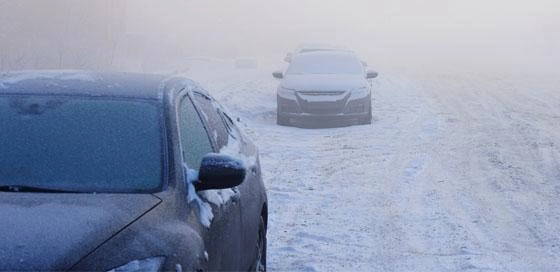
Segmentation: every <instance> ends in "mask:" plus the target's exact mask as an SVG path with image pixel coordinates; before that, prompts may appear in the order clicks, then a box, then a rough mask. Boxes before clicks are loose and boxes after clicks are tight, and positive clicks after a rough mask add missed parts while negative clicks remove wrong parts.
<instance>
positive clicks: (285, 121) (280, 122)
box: [276, 114, 290, 126]
mask: <svg viewBox="0 0 560 272" xmlns="http://www.w3.org/2000/svg"><path fill="white" fill-rule="evenodd" d="M276 124H278V125H279V126H287V125H289V124H290V122H289V120H288V118H286V117H282V116H280V114H276Z"/></svg>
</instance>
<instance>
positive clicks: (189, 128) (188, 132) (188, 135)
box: [179, 97, 213, 169]
mask: <svg viewBox="0 0 560 272" xmlns="http://www.w3.org/2000/svg"><path fill="white" fill-rule="evenodd" d="M179 122H180V124H179V126H180V128H179V129H180V133H181V145H182V148H183V159H184V160H185V162H186V163H187V165H188V166H189V167H190V168H192V169H198V168H199V167H200V163H201V162H202V158H203V157H204V156H205V155H206V154H208V153H212V152H213V149H212V144H211V143H210V140H209V138H208V134H207V133H206V130H205V129H204V125H203V123H202V121H201V120H200V117H199V115H198V112H197V111H196V109H195V108H194V105H193V104H192V102H191V100H190V99H189V98H188V97H187V98H185V99H183V101H182V102H181V106H180V117H179Z"/></svg>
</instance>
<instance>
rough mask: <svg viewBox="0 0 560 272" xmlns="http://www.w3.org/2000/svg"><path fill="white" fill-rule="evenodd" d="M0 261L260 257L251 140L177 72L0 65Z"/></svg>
mask: <svg viewBox="0 0 560 272" xmlns="http://www.w3.org/2000/svg"><path fill="white" fill-rule="evenodd" d="M0 124H1V125H2V129H1V130H0V218H2V220H0V233H2V235H0V271H22V270H32V271H45V270H79V271H110V270H114V271H202V270H230V271H231V270H235V271H246V270H253V271H255V270H257V271H263V270H265V269H266V228H267V217H268V215H267V197H266V193H265V189H264V185H263V182H262V178H261V173H260V165H259V160H258V155H257V150H256V147H255V146H254V145H253V144H252V143H251V142H250V141H249V140H248V139H247V138H246V137H245V136H244V135H243V133H242V132H240V131H239V130H238V128H237V127H236V125H235V124H234V122H232V120H231V118H230V117H229V116H228V115H227V114H226V113H225V112H224V111H223V110H222V108H221V107H220V105H219V104H218V103H217V102H216V101H214V99H213V98H212V97H210V96H209V95H208V93H206V92H205V91H204V90H202V89H201V88H200V87H198V86H197V85H196V84H195V83H193V82H192V81H190V80H188V79H184V78H164V77H161V76H152V75H138V74H100V73H86V72H73V71H59V72H57V71H43V72H13V73H5V74H2V75H1V76H0Z"/></svg>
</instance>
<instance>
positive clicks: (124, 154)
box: [0, 95, 162, 193]
mask: <svg viewBox="0 0 560 272" xmlns="http://www.w3.org/2000/svg"><path fill="white" fill-rule="evenodd" d="M161 118H162V111H161V107H160V106H159V104H158V103H155V102H150V101H144V100H134V99H116V98H112V97H99V98H90V97H78V96H75V97H68V96H42V95H25V96H23V95H8V96H0V124H2V128H1V129H0V186H5V185H10V186H21V187H23V186H33V187H40V188H49V189H56V190H68V191H77V192H108V193H136V192H138V193H141V192H154V191H155V190H158V189H159V188H161V184H162V135H161V131H162V129H161Z"/></svg>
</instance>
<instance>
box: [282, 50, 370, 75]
mask: <svg viewBox="0 0 560 272" xmlns="http://www.w3.org/2000/svg"><path fill="white" fill-rule="evenodd" d="M363 73H364V68H363V65H362V63H361V62H360V60H359V59H358V58H356V57H355V56H354V55H351V54H322V53H319V54H317V53H303V54H298V55H296V56H295V57H294V58H293V60H292V62H291V64H290V67H289V68H288V71H287V74H288V75H305V74H341V75H361V74H363Z"/></svg>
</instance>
